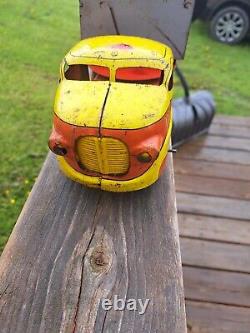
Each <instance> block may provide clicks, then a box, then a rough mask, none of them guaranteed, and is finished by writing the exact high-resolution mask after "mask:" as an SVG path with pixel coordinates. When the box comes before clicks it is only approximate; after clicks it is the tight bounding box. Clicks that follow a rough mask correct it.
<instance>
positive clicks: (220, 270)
mask: <svg viewBox="0 0 250 333" xmlns="http://www.w3.org/2000/svg"><path fill="white" fill-rule="evenodd" d="M249 152H250V118H243V117H226V116H217V117H216V118H215V119H214V122H213V125H212V126H211V129H210V132H209V134H208V135H207V136H203V137H200V138H198V139H196V140H193V141H191V142H190V143H188V144H186V145H184V146H183V147H181V148H180V149H179V150H178V153H177V154H176V157H175V161H174V164H175V179H176V188H177V207H178V212H179V229H180V235H181V248H182V260H183V270H184V272H183V273H184V286H185V294H186V307H187V317H188V318H187V319H188V329H189V332H190V333H215V332H216V333H225V332H226V333H249V332H250V301H249V300H250V163H249V162H250V155H249Z"/></svg>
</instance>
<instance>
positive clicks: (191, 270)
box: [183, 267, 250, 308]
mask: <svg viewBox="0 0 250 333" xmlns="http://www.w3.org/2000/svg"><path fill="white" fill-rule="evenodd" d="M183 274H184V287H185V296H186V300H192V301H205V302H210V303H219V304H226V305H232V306H240V307H243V306H244V307H249V308H250V275H249V274H242V273H235V272H223V271H218V270H211V269H204V268H198V267H184V268H183Z"/></svg>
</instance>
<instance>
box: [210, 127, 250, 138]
mask: <svg viewBox="0 0 250 333" xmlns="http://www.w3.org/2000/svg"><path fill="white" fill-rule="evenodd" d="M209 134H210V135H219V136H224V137H225V138H227V137H235V138H248V139H249V138H250V130H249V128H248V127H243V126H231V125H227V124H216V123H214V124H212V126H211V127H210V129H209Z"/></svg>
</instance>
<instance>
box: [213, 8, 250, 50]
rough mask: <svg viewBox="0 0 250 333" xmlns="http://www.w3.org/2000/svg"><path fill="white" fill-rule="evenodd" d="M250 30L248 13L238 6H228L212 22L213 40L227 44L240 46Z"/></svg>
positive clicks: (217, 13)
mask: <svg viewBox="0 0 250 333" xmlns="http://www.w3.org/2000/svg"><path fill="white" fill-rule="evenodd" d="M248 30H249V16H248V14H247V12H246V11H245V10H244V9H242V8H240V7H237V6H228V7H226V8H225V7H224V8H223V9H220V10H219V11H218V12H216V13H215V15H214V16H213V18H212V20H211V22H210V34H211V36H212V37H213V39H215V40H217V41H219V42H221V43H225V44H238V43H239V42H241V41H242V40H243V39H244V38H245V37H246V35H247V33H248Z"/></svg>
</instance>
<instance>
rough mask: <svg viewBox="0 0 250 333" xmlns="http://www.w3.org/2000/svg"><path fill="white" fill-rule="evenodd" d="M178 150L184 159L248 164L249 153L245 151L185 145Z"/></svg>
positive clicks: (249, 159) (249, 163)
mask: <svg viewBox="0 0 250 333" xmlns="http://www.w3.org/2000/svg"><path fill="white" fill-rule="evenodd" d="M178 152H179V154H180V155H181V157H182V158H186V159H195V160H202V161H209V162H220V163H233V164H239V165H248V166H249V165H250V154H249V153H248V152H245V151H237V150H230V149H228V150H226V149H218V148H207V147H200V146H194V145H185V146H182V147H181V148H179V150H178Z"/></svg>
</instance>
